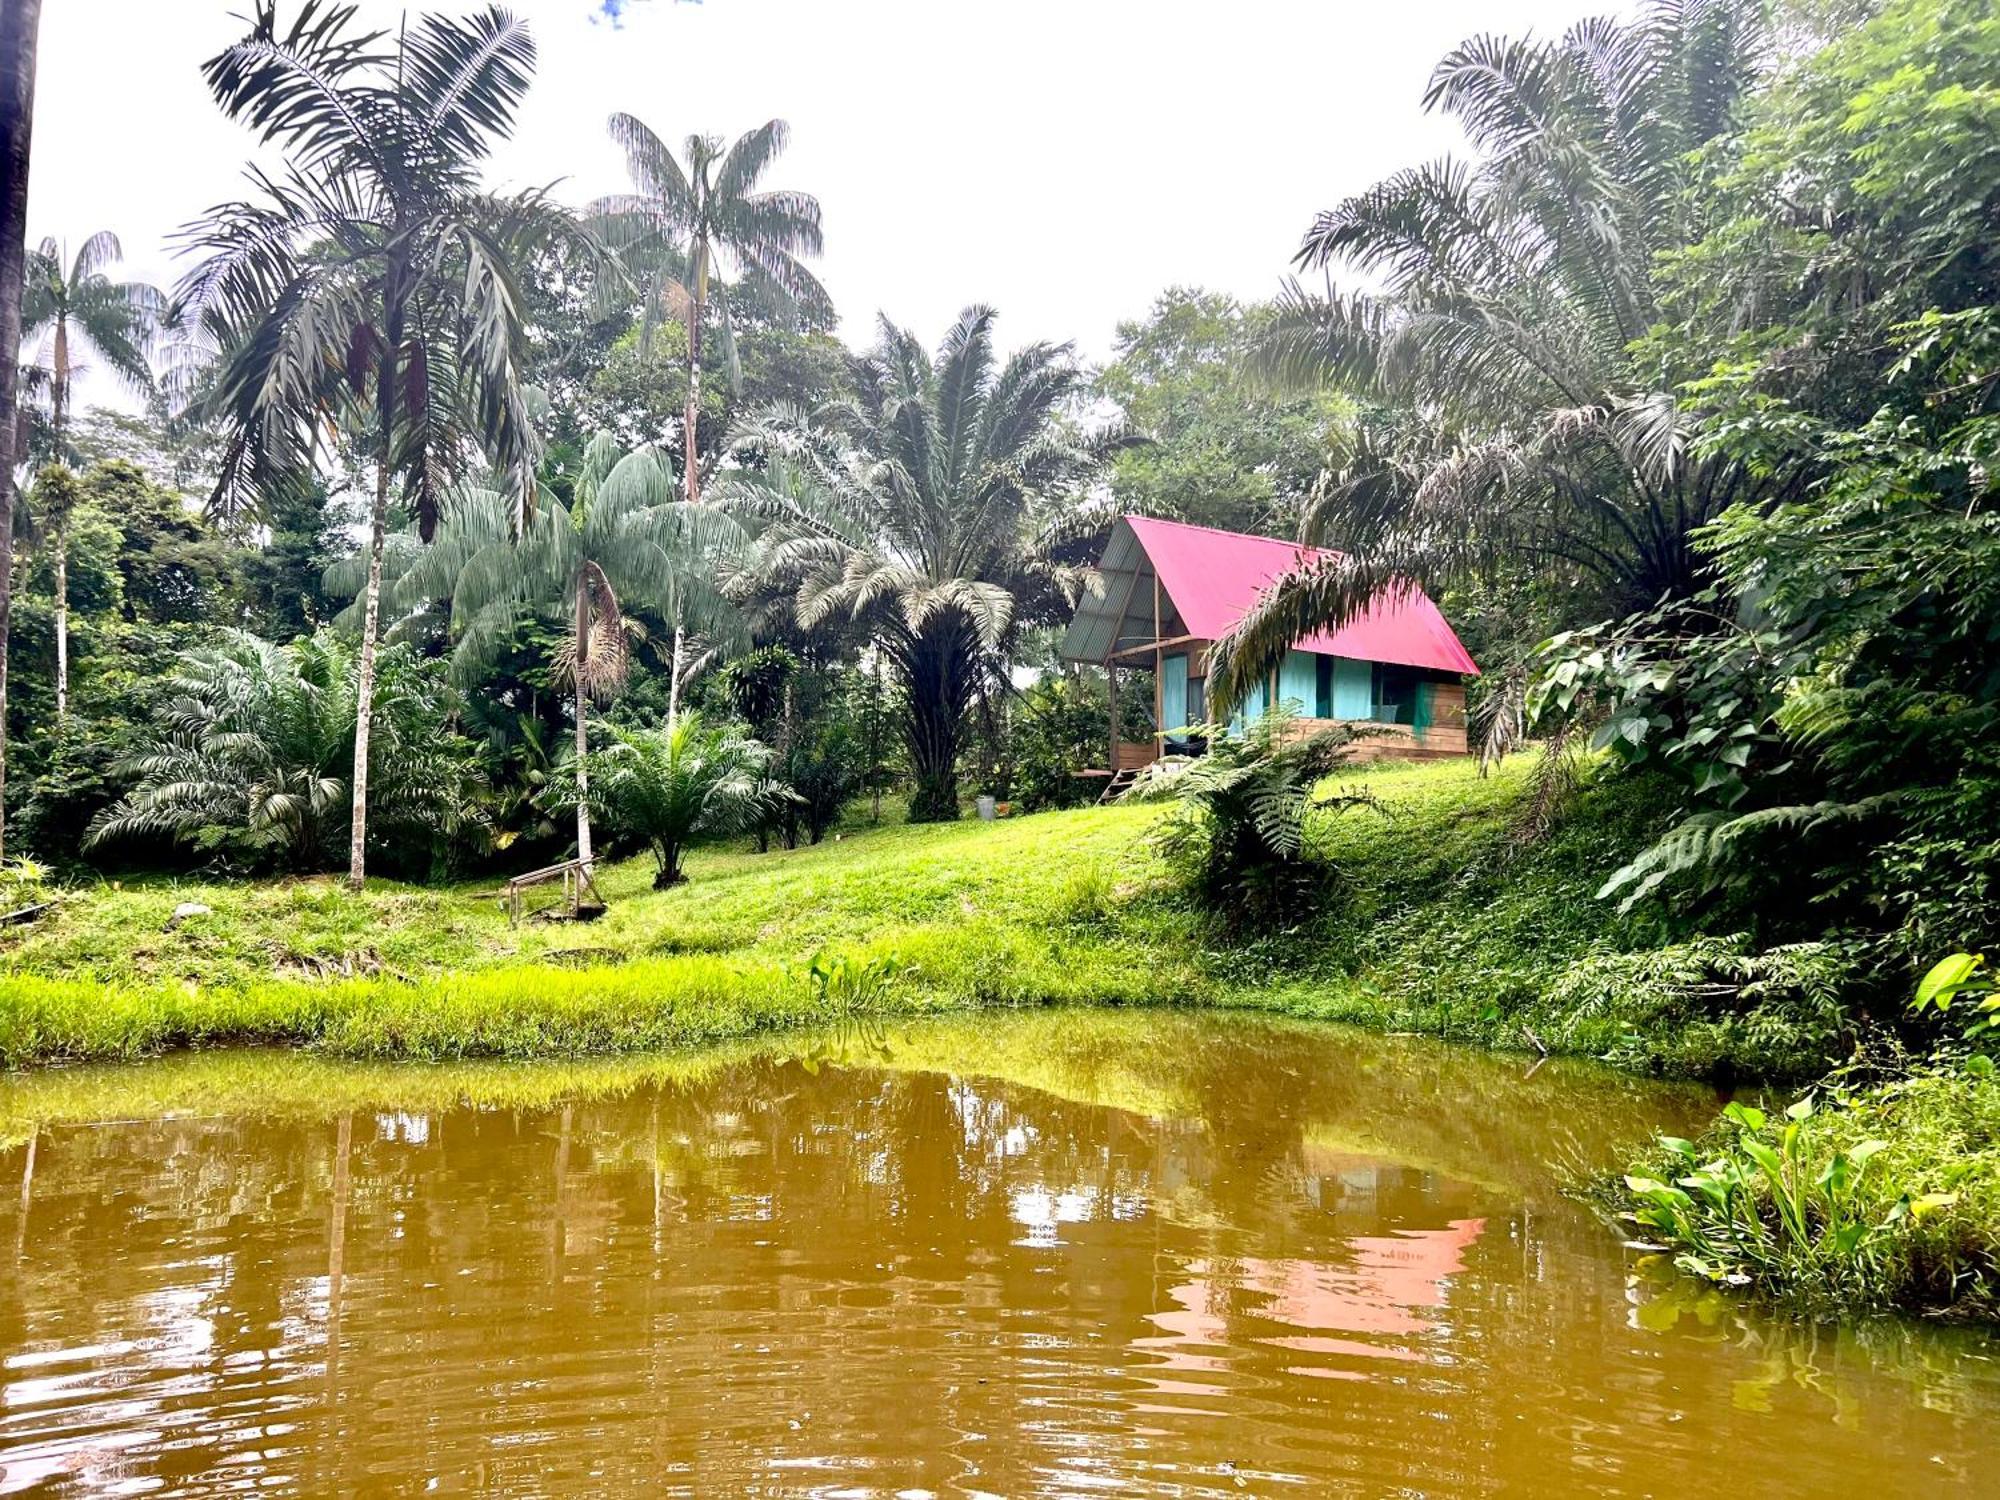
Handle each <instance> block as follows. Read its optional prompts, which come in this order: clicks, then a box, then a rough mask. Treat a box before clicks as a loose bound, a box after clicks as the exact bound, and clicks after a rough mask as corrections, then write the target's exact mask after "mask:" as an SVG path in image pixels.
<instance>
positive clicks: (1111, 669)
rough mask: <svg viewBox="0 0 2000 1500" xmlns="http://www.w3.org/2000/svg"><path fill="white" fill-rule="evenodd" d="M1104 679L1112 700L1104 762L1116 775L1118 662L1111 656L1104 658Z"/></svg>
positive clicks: (1108, 694)
mask: <svg viewBox="0 0 2000 1500" xmlns="http://www.w3.org/2000/svg"><path fill="white" fill-rule="evenodd" d="M1104 680H1105V683H1106V684H1107V686H1108V688H1109V692H1108V693H1107V694H1106V696H1107V697H1109V698H1110V700H1111V729H1110V744H1109V746H1108V747H1107V750H1108V754H1109V759H1107V760H1106V761H1105V762H1104V766H1105V769H1106V770H1108V771H1110V773H1111V774H1112V775H1113V776H1116V775H1117V774H1118V664H1117V663H1116V662H1114V661H1112V660H1111V658H1110V657H1106V658H1105V659H1104Z"/></svg>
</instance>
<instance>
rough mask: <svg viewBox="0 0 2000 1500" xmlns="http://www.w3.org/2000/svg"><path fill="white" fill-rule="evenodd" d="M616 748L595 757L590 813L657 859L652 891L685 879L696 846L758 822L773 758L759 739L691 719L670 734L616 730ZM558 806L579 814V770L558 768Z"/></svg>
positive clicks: (554, 788) (554, 787) (554, 795)
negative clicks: (685, 861)
mask: <svg viewBox="0 0 2000 1500" xmlns="http://www.w3.org/2000/svg"><path fill="white" fill-rule="evenodd" d="M609 733H610V735H611V741H612V742H611V744H609V745H607V746H606V747H605V748H604V749H602V750H599V751H596V752H594V753H593V754H592V755H591V756H590V765H589V790H588V794H587V795H588V796H589V798H590V802H591V809H592V811H593V812H594V813H595V814H596V816H597V817H598V818H600V819H601V820H602V821H603V823H604V825H605V826H606V827H607V828H609V829H610V830H611V832H612V834H613V836H614V837H619V838H629V839H636V840H638V841H639V842H641V843H644V844H645V845H646V846H647V847H648V848H649V849H651V850H652V852H653V860H654V863H655V864H656V865H657V866H658V871H657V873H656V874H655V875H654V877H653V888H654V889H655V890H665V889H667V888H668V887H669V886H672V885H677V884H679V883H680V881H681V880H682V879H684V878H685V877H684V876H683V874H682V870H681V856H682V854H683V853H684V852H685V851H686V849H687V847H688V845H689V844H690V843H692V842H693V841H694V840H695V839H697V838H700V837H702V836H703V835H708V834H722V833H735V832H738V831H740V830H741V829H743V828H744V827H746V826H748V825H749V823H750V822H751V821H752V820H753V819H754V818H755V817H756V816H757V813H758V811H759V799H760V797H762V796H764V795H767V793H766V792H765V789H764V786H763V782H764V772H765V770H766V768H767V767H768V766H769V764H770V760H771V752H770V751H769V750H767V749H765V747H764V746H762V745H760V744H758V743H757V742H756V741H755V740H746V739H742V738H739V737H738V736H737V735H735V734H733V733H731V732H730V731H729V730H727V729H723V728H711V727H709V725H708V724H707V722H706V721H705V720H703V718H702V716H701V715H700V714H699V713H696V712H692V711H690V712H686V713H683V714H681V715H680V717H679V718H677V719H676V720H675V721H674V722H673V723H671V724H669V725H667V726H666V727H665V728H663V729H622V728H618V727H616V726H609ZM549 795H550V798H551V800H553V801H555V802H557V803H559V804H561V805H562V806H565V807H573V806H574V805H575V802H576V800H577V798H578V795H579V793H578V786H577V775H576V764H575V762H574V761H571V762H569V763H568V764H566V765H564V766H563V767H561V768H559V769H558V772H557V774H556V776H555V777H554V778H553V780H552V784H551V788H550V793H549Z"/></svg>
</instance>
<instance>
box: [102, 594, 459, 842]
mask: <svg viewBox="0 0 2000 1500" xmlns="http://www.w3.org/2000/svg"><path fill="white" fill-rule="evenodd" d="M382 668H383V670H382V675H381V678H380V680H379V682H378V685H377V695H378V700H379V707H380V723H379V725H378V729H379V730H380V732H381V734H382V736H383V739H384V742H385V744H386V747H387V750H388V753H387V754H385V755H384V756H383V766H384V769H385V774H384V776H383V777H382V778H381V780H380V782H379V784H378V786H377V788H376V798H377V802H376V808H377V812H378V813H380V814H383V815H384V821H385V822H388V823H389V824H391V825H392V826H396V827H401V828H405V829H410V830H413V831H420V832H424V833H442V832H445V831H448V830H449V829H450V828H451V827H452V826H453V825H454V823H455V821H456V819H457V817H458V813H459V805H460V804H459V799H458V797H457V795H456V794H457V792H458V791H459V789H460V787H461V785H462V782H463V775H464V772H463V767H462V765H461V764H460V763H459V762H458V761H456V760H455V759H454V758H453V756H452V754H451V752H450V751H449V750H448V749H444V748H441V747H443V746H445V745H446V744H447V743H448V737H447V736H446V735H445V734H444V733H443V725H444V721H445V718H446V716H447V713H448V705H447V704H445V702H444V701H443V700H442V698H441V697H440V696H439V692H438V689H439V687H440V684H439V683H438V682H437V680H436V676H435V674H434V673H426V672H425V671H424V670H423V665H422V663H421V662H419V660H418V659H417V657H416V656H415V655H414V653H412V652H410V651H408V650H407V649H403V648H397V649H396V650H394V651H392V652H390V653H388V654H387V655H385V656H384V657H383V659H382ZM167 686H168V689H169V692H168V695H167V698H166V700H165V701H164V702H163V703H162V705H161V706H160V707H159V708H158V709H157V710H156V711H155V715H154V728H155V731H156V738H155V739H154V740H153V742H152V743H151V744H149V745H147V746H146V747H145V748H143V749H142V750H141V751H139V753H137V754H136V755H134V756H133V757H132V758H131V759H130V760H129V761H128V762H127V764H126V770H128V771H129V772H130V773H131V774H132V775H133V776H135V777H136V778H137V782H136V784H135V785H134V786H133V788H132V790H131V791H129V792H127V793H126V794H125V796H124V797H123V798H121V799H120V800H119V801H118V802H117V803H116V804H114V805H113V806H111V807H109V808H106V809H105V810H104V812H102V813H101V814H99V815H98V817H97V818H96V820H95V821H94V822H93V823H92V824H91V827H90V830H89V832H88V834H87V835H86V836H85V839H84V847H86V848H92V847H95V846H98V845H102V844H105V843H109V842H112V841H114V840H118V839H126V838H138V837H161V836H165V837H169V838H172V839H175V840H178V841H180V842H182V843H186V844H189V845H191V846H193V847H196V848H228V849H231V850H233V851H235V852H237V853H239V854H243V855H247V856H250V857H252V858H254V859H256V860H257V861H258V862H260V863H272V864H276V865H278V866H280V867H282V868H286V869H293V870H318V869H324V868H325V867H326V866H327V865H328V864H329V863H330V862H332V861H334V860H337V859H338V858H339V857H340V853H341V845H342V844H343V843H345V841H346V835H347V818H348V816H349V809H350V803H349V800H348V796H347V790H348V789H347V783H346V779H345V775H344V774H343V773H344V772H346V771H347V770H348V768H349V767H351V766H352V764H353V759H354V736H355V733H356V730H357V727H358V724H359V720H360V713H359V706H360V702H361V699H360V661H359V659H358V652H357V650H356V648H355V646H354V645H353V643H352V642H350V641H348V640H346V639H344V638H343V637H340V636H338V635H335V634H333V633H332V632H330V631H322V632H321V633H320V634H319V635H316V636H307V637H305V638H304V639H302V640H298V641H295V642H293V643H292V644H291V645H289V646H274V645H272V644H271V643H270V642H268V641H264V640H259V639H258V638H257V637H256V636H254V635H251V634H249V633H248V632H245V631H235V630H232V631H226V632H224V635H223V639H222V641H221V642H220V643H219V644H217V645H215V646H211V647H207V648H204V649H201V650H197V651H192V652H190V653H188V654H187V655H186V656H185V657H183V658H182V659H181V661H180V662H179V664H178V665H177V666H176V667H175V669H174V671H173V673H172V675H171V677H170V678H169V680H168V684H167Z"/></svg>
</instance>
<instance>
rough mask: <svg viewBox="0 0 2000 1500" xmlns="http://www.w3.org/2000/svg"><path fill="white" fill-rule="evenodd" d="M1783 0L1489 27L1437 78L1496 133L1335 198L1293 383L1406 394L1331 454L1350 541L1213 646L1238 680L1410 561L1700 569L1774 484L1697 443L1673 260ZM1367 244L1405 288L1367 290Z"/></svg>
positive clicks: (1576, 583)
mask: <svg viewBox="0 0 2000 1500" xmlns="http://www.w3.org/2000/svg"><path fill="white" fill-rule="evenodd" d="M1763 10H1764V7H1762V6H1761V5H1760V4H1758V3H1757V0H1652V3H1650V4H1649V5H1648V6H1647V7H1646V9H1645V10H1644V12H1643V13H1642V15H1641V16H1640V18H1639V19H1637V20H1633V21H1614V20H1609V19H1596V20H1588V21H1583V22H1580V23H1578V24H1577V25H1576V26H1574V27H1573V28H1571V30H1570V31H1569V32H1568V33H1567V34H1566V35H1564V36H1563V37H1562V38H1561V39H1560V40H1556V41H1542V40H1537V39H1528V40H1511V39H1508V38H1503V37H1493V36H1481V37H1476V38H1474V39H1473V40H1471V41H1468V42H1466V43H1465V44H1463V45H1462V46H1461V47H1459V48H1458V49H1457V50H1455V51H1454V52H1452V53H1451V54H1449V55H1448V56H1447V57H1446V58H1445V59H1444V60H1443V61H1442V62H1440V63H1439V64H1438V67H1437V69H1436V71H1435V72H1434V73H1433V75H1432V77H1431V83H1430V88H1429V91H1428V93H1427V94H1426V96H1425V103H1426V105H1427V106H1428V107H1430V108H1435V109H1441V110H1443V111H1444V112H1446V113H1448V114H1450V115H1452V116H1454V117H1456V118H1457V119H1458V120H1459V121H1460V122H1461V123H1462V124H1463V126H1464V128H1465V130H1466V132H1467V134H1468V136H1469V137H1470V138H1471V140H1472V142H1473V144H1474V146H1475V147H1476V148H1478V150H1479V151H1480V152H1481V153H1482V154H1483V159H1482V160H1481V161H1480V162H1479V163H1478V164H1477V165H1468V164H1466V163H1463V162H1459V161H1454V160H1445V161H1442V162H1437V163H1433V164H1430V165H1427V166H1422V167H1417V168H1413V169H1410V170H1406V171H1403V172H1399V173H1397V174H1395V175H1394V176H1392V177H1390V178H1388V179H1387V180H1385V181H1383V182H1381V183H1378V184H1377V185H1375V186H1374V187H1372V188H1370V189H1368V190H1367V191H1365V192H1363V193H1361V194H1359V195H1357V196H1356V197H1353V198H1350V199H1349V200H1347V201H1346V202H1345V203H1342V204H1341V205H1340V206H1339V207H1337V208H1334V209H1332V210H1329V211H1328V212H1326V213H1323V214H1321V215H1320V217H1319V219H1318V220H1317V221H1316V222H1315V223H1314V225H1313V227H1312V229H1311V231H1310V232H1309V233H1308V234H1307V235H1306V238H1305V242H1304V244H1303V246H1302V248H1301V249H1300V251H1299V255H1298V263H1299V264H1300V265H1301V266H1302V267H1303V268H1305V269H1308V270H1314V271H1322V272H1329V280H1328V284H1327V287H1326V290H1325V291H1324V292H1309V291H1307V290H1305V289H1304V288H1302V287H1301V286H1300V285H1298V284H1297V283H1293V284H1292V285H1291V286H1290V287H1289V288H1288V291H1287V293H1286V296H1285V297H1284V299H1283V301H1282V305H1281V316H1280V318H1279V320H1278V324H1277V327H1276V328H1275V330H1274V332H1273V334H1272V337H1271V341H1270V343H1269V346H1268V348H1267V350H1266V354H1267V362H1268V366H1269V369H1270V371H1271V373H1273V374H1274V375H1275V376H1276V377H1277V378H1278V380H1279V382H1280V383H1281V384H1283V385H1287V386H1304V387H1314V386H1317V385H1320V384H1321V383H1325V382H1333V383H1336V384H1340V385H1343V386H1345V387H1347V388H1349V389H1351V390H1354V391H1356V392H1357V393H1360V394H1363V395H1365V396H1368V397H1370V398H1372V399H1373V400H1374V401H1376V402H1378V403H1380V406H1379V408H1378V409H1377V410H1376V411H1375V412H1373V413H1372V414H1371V415H1370V416H1368V417H1367V418H1365V419H1364V420H1363V421H1361V422H1360V423H1359V424H1357V426H1356V429H1355V431H1354V432H1353V433H1352V434H1351V435H1350V438H1349V441H1348V451H1347V452H1346V453H1345V454H1344V455H1343V456H1342V458H1341V459H1340V460H1339V461H1338V462H1336V463H1335V464H1333V465H1332V466H1331V467H1330V468H1329V471H1328V472H1327V474H1326V475H1325V476H1324V477H1323V480H1322V484H1321V487H1320V491H1319V494H1318V496H1317V498H1316V501H1315V503H1314V504H1312V505H1311V506H1310V507H1309V509H1308V511H1307V514H1306V516H1305V518H1304V522H1303V525H1302V529H1301V539H1302V540H1304V541H1306V542H1309V543H1322V542H1331V543H1333V544H1335V545H1337V546H1339V547H1340V548H1342V549H1344V553H1343V556H1342V557H1340V558H1338V559H1332V560H1327V561H1325V562H1323V563H1321V564H1320V565H1318V566H1315V567H1313V568H1309V569H1305V570H1301V571H1300V572H1298V573H1295V574H1293V575H1291V576H1290V577H1289V578H1287V579H1285V580H1283V581H1282V582H1281V584H1280V586H1279V587H1277V588H1276V589H1274V590H1273V591H1272V592H1271V593H1270V594H1269V595H1267V597H1266V599H1265V601H1264V602H1263V604H1262V606H1261V607H1260V608H1259V609H1257V610H1254V611H1252V612H1251V613H1250V614H1249V615H1248V616H1246V618H1245V619H1244V620H1243V621H1242V622H1241V624H1240V625H1239V627H1238V629H1237V631H1236V632H1235V633H1234V634H1233V635H1232V636H1231V638H1230V639H1229V640H1227V641H1225V642H1223V643H1222V644H1221V646H1220V647H1219V648H1218V650H1217V651H1216V653H1215V654H1214V656H1213V657H1212V659H1211V673H1212V674H1213V675H1212V676H1211V679H1210V681H1211V684H1212V687H1211V691H1212V692H1214V693H1215V694H1217V695H1218V696H1217V701H1218V702H1219V703H1227V702H1229V701H1231V699H1232V695H1233V693H1234V692H1235V690H1236V685H1237V684H1239V683H1245V682H1250V681H1255V680H1258V678H1259V675H1260V674H1261V673H1263V672H1264V671H1265V670H1267V668H1268V667H1269V665H1270V664H1271V663H1272V662H1273V661H1274V660H1275V659H1276V657H1277V656H1279V655H1281V654H1282V653H1283V652H1284V650H1285V649H1286V648H1287V646H1289V644H1290V643H1291V642H1293V641H1295V640H1296V639H1297V638H1298V637H1299V636H1300V635H1301V634H1303V633H1305V632H1307V631H1310V630H1313V629H1317V628H1320V627H1322V626H1325V625H1328V624H1332V623H1337V622H1338V621H1340V620H1342V619H1344V618H1346V617H1347V616H1349V615H1350V614H1352V613H1353V612H1355V611H1357V610H1359V609H1361V608H1363V607H1365V605H1366V603H1367V602H1368V600H1369V599H1370V598H1372V597H1373V596H1374V595H1375V594H1376V593H1377V592H1378V591H1379V590H1380V589H1381V588H1382V587H1384V586H1385V585H1387V584H1389V583H1390V582H1391V581H1392V580H1395V579H1398V578H1414V579H1416V580H1418V581H1420V582H1422V583H1424V584H1426V585H1429V586H1431V587H1440V586H1444V585H1447V584H1450V583H1453V582H1456V581H1461V580H1464V579H1466V578H1468V577H1470V576H1473V575H1475V574H1477V573H1479V572H1480V571H1481V570H1483V569H1485V568H1487V567H1489V566H1490V565H1491V564H1492V563H1494V562H1495V561H1496V560H1498V559H1502V558H1508V559H1514V560H1517V561H1520V560H1525V561H1527V562H1529V563H1531V564H1533V565H1537V566H1539V567H1540V568H1542V569H1543V570H1544V571H1545V572H1546V573H1547V574H1548V575H1550V576H1551V577H1553V578H1556V579H1558V580H1559V581H1560V582H1561V584H1562V585H1563V587H1564V588H1565V589H1566V590H1567V591H1569V592H1570V593H1571V594H1573V595H1576V596H1580V597H1584V598H1585V599H1586V600H1587V603H1586V606H1585V607H1587V608H1592V609H1608V610H1611V611H1614V612H1621V613H1622V612H1623V611H1625V610H1626V609H1629V608H1632V607H1644V606H1646V605H1649V604H1651V603H1653V602H1654V601H1655V600H1657V599H1659V598H1660V597H1661V596H1662V595H1663V594H1673V593H1682V592H1685V591H1687V590H1688V589H1689V588H1690V587H1691V586H1692V582H1693V579H1694V575H1695V567H1696V561H1695V554H1694V550H1693V547H1692V545H1691V534H1692V532H1693V531H1694V530H1695V529H1696V528H1697V527H1699V526H1700V525H1701V524H1702V523H1703V522H1705V521H1707V520H1709V519H1711V518H1712V517H1714V516H1715V515H1717V514H1719V513H1720V512H1721V511H1722V510H1723V509H1724V508H1725V507H1727V506H1728V505H1729V504H1731V503H1732V502H1734V501H1736V500H1740V499H1745V498H1750V497H1753V496H1755V495H1757V494H1759V493H1760V492H1762V489H1763V488H1764V487H1765V486H1766V485H1767V484H1768V483H1769V482H1768V481H1766V480H1763V479H1760V478H1759V477H1758V476H1755V475H1753V474H1751V473H1749V472H1748V471H1747V470H1746V469H1745V468H1744V467H1743V466H1742V465H1741V464H1738V463H1735V462H1733V461H1731V460H1727V459H1719V458H1718V459H1711V458H1705V457H1703V456H1701V455H1700V454H1698V453H1695V452H1691V451H1690V449H1689V445H1688V442H1687V432H1686V428H1685V424H1684V422H1683V420H1682V418H1681V416H1680V414H1679V412H1678V410H1677V408H1676V405H1675V402H1674V398H1673V395H1672V390H1671V377H1670V376H1669V374H1668V373H1667V371H1666V369H1665V368H1664V361H1663V360H1662V359H1661V358H1660V357H1659V356H1658V355H1657V354H1656V355H1654V356H1652V357H1650V358H1647V357H1642V356H1640V355H1638V354H1635V352H1634V350H1635V346H1637V345H1638V341H1640V340H1642V338H1643V336H1644V335H1645V334H1646V333H1647V331H1648V330H1649V329H1650V328H1652V327H1653V326H1654V324H1655V323H1656V322H1659V321H1660V309H1659V308H1658V306H1657V305H1656V303H1655V300H1654V292H1653V286H1654V283H1653V279H1652V269H1653V265H1654V262H1655V260H1656V259H1657V257H1658V256H1659V255H1660V254H1661V253H1662V252H1663V251H1667V250H1671V249H1673V248H1676V247H1678V246H1681V245H1683V244H1686V243H1688V241H1689V238H1690V230H1689V227H1688V225H1687V224H1686V210H1685V209H1684V207H1683V195H1682V192H1681V189H1682V187H1683V182H1684V178H1685V174H1686V171H1687V162H1688V159H1689V155H1690V153H1691V152H1693V151H1694V150H1695V149H1696V148H1698V147H1699V146H1700V145H1702V143H1703V142H1705V141H1707V140H1710V139H1712V138H1714V137H1715V136H1716V135H1718V134H1719V133H1720V132H1722V131H1723V130H1725V129H1726V128H1727V127H1728V125H1729V122H1730V119H1731V114H1732V110H1733V108H1734V105H1735V103H1736V101H1737V99H1738V98H1740V97H1741V96H1742V95H1743V93H1744V92H1745V91H1746V90H1747V89H1748V88H1749V87H1750V85H1751V84H1752V83H1753V82H1754V81H1755V79H1756V78H1757V77H1758V76H1759V72H1760V69H1761V67H1762V65H1763V60H1764V55H1765V45H1766V42H1765V36H1766V33H1765V28H1764V22H1763ZM1336 263H1344V264H1346V265H1349V266H1352V267H1353V268H1355V269H1356V270H1358V271H1360V272H1362V273H1364V274H1366V275H1369V276H1371V277H1373V278H1375V280H1376V281H1377V282H1378V283H1379V286H1380V290H1379V291H1367V292H1360V293H1354V294H1343V293H1341V292H1339V291H1337V290H1336V289H1335V288H1334V287H1333V285H1332V282H1331V279H1330V268H1331V267H1332V266H1333V265H1335V264H1336Z"/></svg>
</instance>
